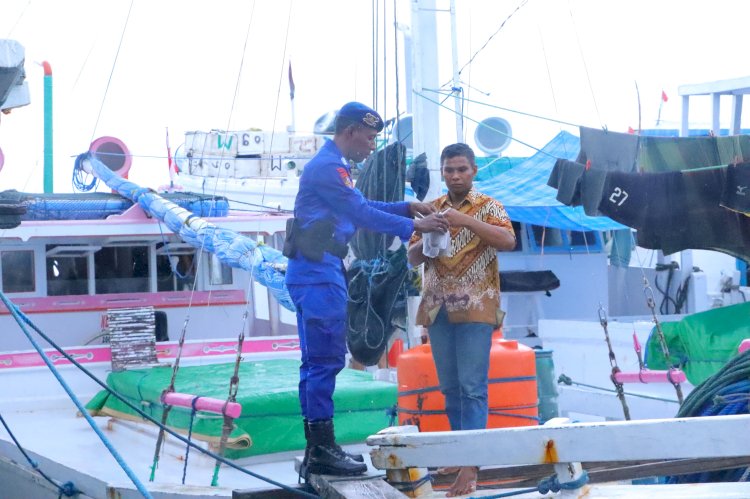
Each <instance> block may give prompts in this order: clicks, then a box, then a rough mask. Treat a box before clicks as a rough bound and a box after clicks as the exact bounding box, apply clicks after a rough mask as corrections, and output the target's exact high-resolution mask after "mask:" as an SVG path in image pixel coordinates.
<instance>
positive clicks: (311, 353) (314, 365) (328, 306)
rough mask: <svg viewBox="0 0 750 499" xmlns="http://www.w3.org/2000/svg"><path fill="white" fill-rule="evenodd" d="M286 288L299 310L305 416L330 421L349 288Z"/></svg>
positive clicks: (340, 363) (342, 350)
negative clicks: (347, 289)
mask: <svg viewBox="0 0 750 499" xmlns="http://www.w3.org/2000/svg"><path fill="white" fill-rule="evenodd" d="M287 288H288V289H289V295H290V296H291V298H292V301H293V302H294V306H295V307H296V308H297V332H298V333H299V343H300V350H301V351H302V352H301V353H302V364H301V365H300V368H299V402H300V407H301V409H302V415H303V416H304V417H305V418H306V419H308V420H309V421H319V420H323V419H331V418H332V417H333V391H334V389H335V388H336V375H337V374H338V373H339V372H340V371H341V370H342V369H343V368H344V360H345V358H346V302H347V294H346V288H344V287H342V286H339V285H336V284H302V285H300V284H289V285H288V286H287Z"/></svg>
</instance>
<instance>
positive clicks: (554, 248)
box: [527, 225, 603, 253]
mask: <svg viewBox="0 0 750 499" xmlns="http://www.w3.org/2000/svg"><path fill="white" fill-rule="evenodd" d="M527 228H528V229H530V234H529V236H530V237H529V243H530V246H531V250H532V251H533V252H539V251H542V250H543V251H545V252H553V253H554V252H565V253H594V252H600V251H602V248H603V245H602V236H601V233H600V232H597V231H585V232H584V231H577V230H566V229H557V228H553V227H542V226H540V225H527Z"/></svg>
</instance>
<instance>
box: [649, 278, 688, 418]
mask: <svg viewBox="0 0 750 499" xmlns="http://www.w3.org/2000/svg"><path fill="white" fill-rule="evenodd" d="M643 294H644V295H645V296H646V306H647V307H648V308H650V309H651V316H652V317H653V319H654V325H655V327H656V338H657V339H658V340H659V347H660V348H661V352H662V354H663V355H664V360H665V362H666V363H667V380H669V382H670V383H672V386H674V391H675V393H677V401H678V402H679V403H680V405H682V402H683V400H684V397H683V395H682V387H681V386H680V383H678V382H677V381H675V380H674V378H673V377H672V373H673V372H674V370H675V369H674V367H673V366H672V365H671V362H670V360H669V347H667V340H666V338H665V337H664V331H662V329H661V322H659V319H658V318H657V317H656V302H655V301H654V290H653V289H652V288H651V286H650V285H649V283H648V279H647V278H646V277H644V278H643Z"/></svg>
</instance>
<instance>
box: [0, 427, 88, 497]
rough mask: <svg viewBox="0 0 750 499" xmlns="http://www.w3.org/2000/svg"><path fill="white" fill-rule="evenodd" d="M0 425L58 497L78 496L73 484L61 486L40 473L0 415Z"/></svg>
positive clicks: (43, 473)
mask: <svg viewBox="0 0 750 499" xmlns="http://www.w3.org/2000/svg"><path fill="white" fill-rule="evenodd" d="M0 424H2V425H3V427H5V431H6V432H8V435H9V436H10V438H11V439H12V440H13V443H14V444H16V447H18V450H19V451H21V454H23V457H25V458H26V461H28V463H29V464H30V465H31V467H32V468H33V469H34V471H36V472H37V473H39V474H40V475H41V476H42V478H44V479H45V480H47V481H48V482H49V483H50V484H52V485H53V486H54V487H55V488H56V489H57V490H58V491H59V492H60V497H62V496H65V497H73V496H75V495H76V494H79V493H80V492H81V491H80V490H78V489H77V488H76V486H75V484H74V483H73V482H65V483H63V484H62V485H61V484H59V483H57V482H56V481H54V480H53V479H52V478H50V477H49V476H48V475H47V474H46V473H45V472H44V471H42V469H41V468H40V467H39V463H37V462H36V460H35V459H33V458H32V457H31V456H30V455H29V454H28V453H27V452H26V449H24V448H23V447H22V446H21V443H20V442H19V441H18V439H17V438H16V436H15V435H14V434H13V432H12V431H11V430H10V427H9V426H8V424H7V423H6V422H5V419H3V416H2V414H0Z"/></svg>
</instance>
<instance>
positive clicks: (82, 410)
mask: <svg viewBox="0 0 750 499" xmlns="http://www.w3.org/2000/svg"><path fill="white" fill-rule="evenodd" d="M0 300H2V301H3V303H4V304H5V306H6V307H7V309H8V311H10V313H11V315H13V318H14V319H15V320H16V322H17V323H18V325H19V326H21V330H22V331H23V333H24V334H25V335H26V337H27V338H28V339H29V341H30V342H31V344H32V345H33V347H34V349H35V350H36V351H37V353H39V356H40V357H41V358H42V360H43V361H44V363H45V364H47V367H48V368H49V370H50V372H51V373H52V374H53V375H54V376H55V378H56V379H57V382H58V383H60V386H62V387H63V389H64V390H65V392H66V393H67V394H68V397H70V400H72V401H73V403H74V404H75V406H76V407H77V408H78V410H79V411H80V413H81V414H82V415H83V417H84V418H86V421H87V422H88V423H89V425H90V426H91V429H93V430H94V432H95V433H96V434H97V435H98V436H99V439H100V440H101V441H102V443H103V444H104V446H105V447H106V448H107V450H108V451H109V452H110V454H112V457H114V458H115V461H117V464H119V465H120V467H121V468H122V470H123V471H124V472H125V474H126V475H128V478H130V480H131V481H132V482H133V485H135V487H136V489H138V492H140V493H141V495H142V496H143V497H145V498H147V499H152V496H151V493H150V492H149V491H148V490H147V489H146V487H145V486H144V485H143V483H141V481H140V480H139V479H138V477H137V476H136V475H135V473H133V470H131V469H130V467H129V466H128V465H127V463H126V462H125V461H124V460H123V458H122V456H120V453H119V452H117V449H115V448H114V446H113V445H112V443H111V442H110V441H109V439H107V436H106V435H104V433H103V432H102V430H101V428H99V427H98V426H97V425H96V423H95V422H94V418H92V417H91V415H90V414H89V412H88V411H87V410H86V408H85V407H84V406H83V404H82V403H81V401H80V400H78V397H76V395H75V394H74V393H73V390H72V389H71V388H70V386H68V384H67V383H66V382H65V380H64V379H63V378H62V376H61V375H60V373H59V372H58V370H57V368H56V367H55V366H54V364H52V361H51V360H50V359H49V357H47V356H46V355H45V354H44V350H43V349H42V347H41V346H39V343H37V341H36V340H35V339H34V338H33V337H32V336H31V333H30V332H29V330H28V329H27V328H26V326H25V325H24V324H21V322H20V320H19V319H20V316H19V310H18V309H17V308H16V306H15V305H14V304H13V303H12V302H11V301H10V300H9V299H8V297H7V296H5V293H2V292H0Z"/></svg>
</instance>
